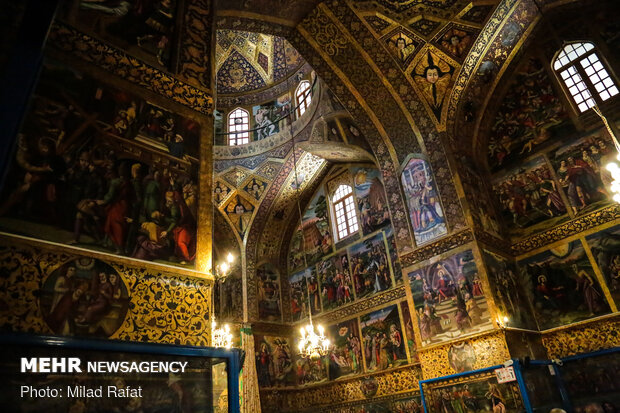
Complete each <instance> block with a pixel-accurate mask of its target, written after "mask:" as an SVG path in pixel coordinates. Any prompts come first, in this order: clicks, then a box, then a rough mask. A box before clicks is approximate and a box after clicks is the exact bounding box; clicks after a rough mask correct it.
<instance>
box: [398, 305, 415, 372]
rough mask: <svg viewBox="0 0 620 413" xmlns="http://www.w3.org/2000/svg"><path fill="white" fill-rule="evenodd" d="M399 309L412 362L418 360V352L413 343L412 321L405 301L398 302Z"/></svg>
mask: <svg viewBox="0 0 620 413" xmlns="http://www.w3.org/2000/svg"><path fill="white" fill-rule="evenodd" d="M400 310H401V313H402V314H403V326H404V328H405V338H406V340H407V348H408V349H409V355H410V356H411V361H412V362H417V361H419V357H418V352H417V351H416V345H415V333H414V331H413V321H412V320H411V312H410V311H409V304H408V303H407V301H403V302H402V303H400Z"/></svg>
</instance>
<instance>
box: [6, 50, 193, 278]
mask: <svg viewBox="0 0 620 413" xmlns="http://www.w3.org/2000/svg"><path fill="white" fill-rule="evenodd" d="M33 96H34V97H33V99H32V101H31V106H30V107H31V109H30V111H29V112H28V113H27V115H26V121H25V122H24V124H23V125H24V126H23V128H22V130H21V133H20V134H19V138H18V148H17V151H16V155H15V159H14V162H13V163H12V165H11V166H10V168H9V170H8V177H7V180H6V182H7V183H8V184H7V185H5V187H4V190H3V194H2V202H0V228H2V229H3V230H5V231H8V232H12V233H19V234H21V235H26V236H30V237H33V238H39V239H44V240H48V241H53V242H57V243H61V244H73V245H77V246H79V247H82V248H88V249H92V250H97V251H103V252H108V253H114V254H117V255H123V256H127V257H132V258H137V259H142V260H148V261H158V262H165V263H170V264H176V265H185V266H190V267H191V266H193V261H194V258H195V252H196V251H195V250H196V226H197V224H196V222H197V221H196V219H197V215H196V214H197V210H198V189H197V176H198V174H197V172H198V159H197V156H198V143H199V137H200V127H199V125H198V124H197V123H195V122H194V121H192V120H190V119H187V118H184V117H181V116H178V115H176V114H173V113H171V112H168V111H166V110H164V109H162V108H158V107H156V106H154V105H152V104H150V103H147V102H145V101H144V100H142V99H140V98H138V97H136V96H133V95H130V94H128V93H127V92H121V91H119V90H116V89H114V88H111V87H108V86H106V85H104V84H102V83H99V82H98V81H96V80H94V79H92V78H90V77H89V76H86V75H83V74H81V73H79V72H76V71H74V70H72V69H70V68H69V67H67V66H65V65H64V64H57V63H54V62H51V61H47V62H46V63H45V64H44V68H43V72H42V74H41V77H40V81H39V84H38V86H37V89H36V92H35V93H34V95H33ZM95 121H96V122H95Z"/></svg>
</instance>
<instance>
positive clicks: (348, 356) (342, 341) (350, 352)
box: [326, 318, 364, 380]
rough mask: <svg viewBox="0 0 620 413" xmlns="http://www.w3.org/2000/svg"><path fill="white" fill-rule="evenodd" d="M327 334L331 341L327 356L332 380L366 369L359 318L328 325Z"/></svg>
mask: <svg viewBox="0 0 620 413" xmlns="http://www.w3.org/2000/svg"><path fill="white" fill-rule="evenodd" d="M326 336H327V338H328V339H329V341H330V343H331V348H330V352H329V354H328V356H327V358H328V363H329V367H328V369H329V379H330V380H335V379H337V378H340V377H348V376H352V375H357V374H360V373H362V372H363V371H364V360H363V358H362V341H361V336H360V331H359V326H358V323H357V318H354V319H352V320H348V321H343V322H341V323H338V324H334V325H331V326H328V327H327V331H326Z"/></svg>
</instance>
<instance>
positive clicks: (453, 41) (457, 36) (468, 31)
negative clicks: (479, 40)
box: [436, 23, 479, 61]
mask: <svg viewBox="0 0 620 413" xmlns="http://www.w3.org/2000/svg"><path fill="white" fill-rule="evenodd" d="M478 33H479V32H478V30H475V29H472V28H471V27H468V26H463V25H458V24H454V23H451V24H449V25H448V26H446V28H445V29H444V30H442V31H441V34H440V35H438V36H437V40H436V43H437V45H438V46H439V47H440V48H441V49H442V50H443V51H444V52H446V53H448V54H449V55H450V56H452V57H453V58H455V59H456V60H458V61H462V59H464V58H465V56H467V53H468V52H469V49H470V48H471V46H472V45H473V43H474V40H475V39H476V37H477V36H478Z"/></svg>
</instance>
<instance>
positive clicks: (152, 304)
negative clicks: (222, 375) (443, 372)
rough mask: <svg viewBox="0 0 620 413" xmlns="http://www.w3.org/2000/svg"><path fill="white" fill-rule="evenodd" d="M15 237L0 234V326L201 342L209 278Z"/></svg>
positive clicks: (206, 329) (206, 322) (204, 332)
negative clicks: (35, 244) (0, 268)
mask: <svg viewBox="0 0 620 413" xmlns="http://www.w3.org/2000/svg"><path fill="white" fill-rule="evenodd" d="M15 241H16V240H15V239H10V238H4V239H3V240H2V244H3V246H2V248H1V250H0V260H1V261H2V262H3V263H4V264H3V273H4V277H2V288H1V291H2V294H1V301H2V303H3V305H2V308H3V310H2V312H0V324H1V325H2V327H3V329H5V330H9V331H16V332H35V333H38V334H59V335H75V336H79V337H93V336H96V337H108V338H110V339H119V340H126V341H148V342H159V343H171V344H185V345H201V346H206V345H208V344H209V333H210V322H209V314H210V310H211V286H212V281H210V280H208V279H198V278H191V277H187V276H178V275H172V274H169V273H155V272H153V271H151V270H147V269H144V268H136V267H134V266H130V265H127V264H121V263H118V262H115V261H114V262H113V261H109V262H103V261H101V260H99V259H96V258H90V257H85V256H76V255H73V254H67V253H64V252H55V251H54V250H50V249H47V248H43V247H41V248H40V247H33V246H27V247H26V246H22V244H24V245H25V243H26V241H21V242H20V241H18V242H17V243H16V242H15ZM16 244H17V245H16ZM9 245H12V246H9ZM57 249H61V250H62V248H55V250H57Z"/></svg>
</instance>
